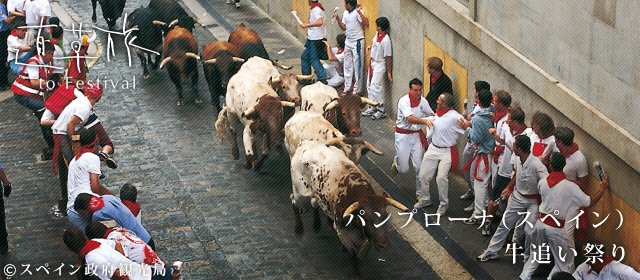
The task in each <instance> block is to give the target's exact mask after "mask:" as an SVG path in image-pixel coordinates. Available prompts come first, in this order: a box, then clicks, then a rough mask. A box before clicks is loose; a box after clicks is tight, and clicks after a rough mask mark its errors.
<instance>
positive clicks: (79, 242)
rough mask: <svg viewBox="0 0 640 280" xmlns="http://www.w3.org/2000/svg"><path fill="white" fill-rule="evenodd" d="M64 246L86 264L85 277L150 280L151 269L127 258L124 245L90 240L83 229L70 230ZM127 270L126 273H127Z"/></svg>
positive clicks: (102, 240) (67, 231)
mask: <svg viewBox="0 0 640 280" xmlns="http://www.w3.org/2000/svg"><path fill="white" fill-rule="evenodd" d="M63 240H64V244H65V245H67V248H69V250H71V251H72V252H74V253H76V254H78V257H80V259H83V260H84V261H85V262H86V268H87V270H88V271H85V270H81V271H82V272H81V273H85V275H95V276H97V277H98V278H100V279H101V280H108V279H118V280H119V279H130V280H150V279H151V275H152V273H151V267H149V266H146V265H140V264H137V263H135V262H133V261H131V260H129V259H127V257H125V255H124V250H123V249H122V244H120V243H119V242H116V241H112V240H107V239H95V240H88V239H87V237H86V236H85V235H84V232H83V231H82V229H79V228H77V227H72V228H68V229H66V230H65V231H64V234H63ZM125 270H126V271H125Z"/></svg>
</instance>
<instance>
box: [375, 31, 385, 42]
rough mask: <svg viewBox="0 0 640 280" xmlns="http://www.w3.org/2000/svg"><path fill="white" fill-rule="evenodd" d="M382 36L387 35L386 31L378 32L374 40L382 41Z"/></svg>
mask: <svg viewBox="0 0 640 280" xmlns="http://www.w3.org/2000/svg"><path fill="white" fill-rule="evenodd" d="M384 36H387V32H382V33H380V32H378V33H377V36H376V42H378V43H380V42H382V39H384Z"/></svg>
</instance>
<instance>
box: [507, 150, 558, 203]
mask: <svg viewBox="0 0 640 280" xmlns="http://www.w3.org/2000/svg"><path fill="white" fill-rule="evenodd" d="M511 159H512V161H511V165H512V166H513V169H514V171H515V172H516V186H515V188H514V189H515V190H516V191H518V192H519V193H520V194H522V195H533V194H538V188H537V186H538V182H539V181H540V180H541V179H543V178H547V176H548V175H549V172H547V167H546V166H544V164H543V163H542V161H540V159H538V158H537V157H534V156H533V155H531V154H529V157H527V159H526V160H525V161H524V164H523V163H522V161H521V160H520V157H512V158H511ZM513 159H515V160H513Z"/></svg>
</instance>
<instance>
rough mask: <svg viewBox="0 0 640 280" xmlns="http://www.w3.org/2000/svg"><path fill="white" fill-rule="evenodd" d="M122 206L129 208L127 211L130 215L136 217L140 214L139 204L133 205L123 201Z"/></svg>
mask: <svg viewBox="0 0 640 280" xmlns="http://www.w3.org/2000/svg"><path fill="white" fill-rule="evenodd" d="M122 204H124V206H127V208H129V211H131V214H133V215H134V216H136V217H137V216H138V214H139V213H140V209H141V207H140V204H138V203H134V202H131V201H128V200H123V201H122Z"/></svg>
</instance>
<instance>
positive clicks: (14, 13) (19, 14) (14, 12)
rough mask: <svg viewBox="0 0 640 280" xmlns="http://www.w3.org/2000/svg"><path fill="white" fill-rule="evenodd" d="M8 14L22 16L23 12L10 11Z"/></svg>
mask: <svg viewBox="0 0 640 280" xmlns="http://www.w3.org/2000/svg"><path fill="white" fill-rule="evenodd" d="M9 15H11V16H16V17H23V16H24V14H23V13H20V12H16V11H11V12H9Z"/></svg>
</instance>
